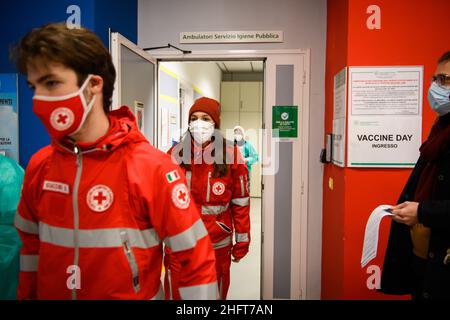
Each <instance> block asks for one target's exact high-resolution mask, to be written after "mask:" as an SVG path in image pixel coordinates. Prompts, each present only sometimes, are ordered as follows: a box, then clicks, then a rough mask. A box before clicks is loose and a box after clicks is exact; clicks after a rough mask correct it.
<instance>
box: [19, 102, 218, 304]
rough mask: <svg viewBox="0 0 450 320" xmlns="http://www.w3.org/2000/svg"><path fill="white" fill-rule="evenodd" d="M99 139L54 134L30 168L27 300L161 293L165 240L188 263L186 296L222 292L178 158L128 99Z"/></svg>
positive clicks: (25, 227)
mask: <svg viewBox="0 0 450 320" xmlns="http://www.w3.org/2000/svg"><path fill="white" fill-rule="evenodd" d="M109 119H110V124H111V125H110V130H109V132H108V134H106V135H105V136H104V137H102V138H100V139H99V140H98V141H96V142H95V143H92V144H89V145H86V144H81V143H80V144H78V145H77V146H76V145H73V144H70V143H69V142H68V141H66V142H64V143H62V144H58V143H56V142H53V143H52V145H51V146H47V147H45V148H43V149H42V150H40V151H39V152H37V153H36V154H35V155H34V156H33V157H32V159H31V161H30V163H29V165H28V168H27V170H26V173H25V180H24V186H23V191H22V197H21V201H20V204H19V208H18V214H17V215H16V221H15V224H16V227H17V229H18V230H19V233H20V236H21V238H22V242H23V247H22V250H21V267H20V268H21V271H20V277H19V287H18V298H19V299H34V298H38V299H71V298H72V299H75V298H76V299H157V298H162V297H163V295H162V292H161V290H162V289H161V285H160V277H161V267H162V242H164V243H165V244H166V245H168V247H170V248H171V250H172V252H173V253H174V255H176V257H177V259H179V260H181V261H182V264H183V270H182V271H181V273H182V275H181V277H182V279H181V284H180V294H181V297H182V298H185V299H209V298H211V299H215V298H216V296H217V283H216V275H215V257H214V251H213V248H212V246H211V241H210V239H209V237H208V236H207V230H206V229H205V226H204V224H203V222H202V220H201V219H200V215H199V212H198V210H197V209H196V207H195V205H194V203H193V201H192V199H191V197H190V195H189V191H188V189H187V187H186V179H185V176H184V174H182V172H181V171H180V169H179V168H178V167H177V166H176V165H174V164H173V163H172V161H171V159H170V157H169V156H168V155H166V154H164V153H162V152H160V151H158V150H156V149H155V148H153V147H152V146H150V144H149V143H148V142H147V140H146V139H145V137H144V136H143V135H142V134H141V133H140V132H139V131H138V129H137V128H136V124H135V118H134V116H133V114H132V113H131V112H130V111H129V109H128V108H127V107H122V108H121V109H120V110H117V111H113V112H111V113H110V115H109Z"/></svg>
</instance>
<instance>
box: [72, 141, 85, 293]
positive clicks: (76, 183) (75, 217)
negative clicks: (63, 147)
mask: <svg viewBox="0 0 450 320" xmlns="http://www.w3.org/2000/svg"><path fill="white" fill-rule="evenodd" d="M73 151H74V153H75V156H76V163H77V173H76V176H75V181H74V184H73V192H72V197H73V198H72V205H73V244H74V250H75V252H74V262H73V265H74V266H76V267H78V262H79V261H78V260H79V251H80V250H79V247H78V245H79V244H78V228H79V212H78V189H79V187H80V180H81V173H82V172H83V155H82V153H81V151H80V149H79V148H78V146H77V145H74V147H73ZM76 299H77V289H76V288H73V289H72V300H76Z"/></svg>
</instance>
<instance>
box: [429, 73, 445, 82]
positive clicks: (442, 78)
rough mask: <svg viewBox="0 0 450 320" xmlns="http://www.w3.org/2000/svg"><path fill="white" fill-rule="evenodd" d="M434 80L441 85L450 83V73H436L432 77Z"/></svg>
mask: <svg viewBox="0 0 450 320" xmlns="http://www.w3.org/2000/svg"><path fill="white" fill-rule="evenodd" d="M431 81H432V82H436V83H437V84H439V85H447V84H450V74H443V73H439V74H435V75H434V76H432V77H431Z"/></svg>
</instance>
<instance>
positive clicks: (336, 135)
mask: <svg viewBox="0 0 450 320" xmlns="http://www.w3.org/2000/svg"><path fill="white" fill-rule="evenodd" d="M333 99H334V100H333V153H332V155H333V156H332V161H333V163H334V164H335V165H338V166H340V167H345V129H346V126H345V123H346V120H347V117H346V111H347V108H346V106H347V68H344V69H342V70H341V71H340V72H338V73H337V74H336V75H335V76H334V97H333Z"/></svg>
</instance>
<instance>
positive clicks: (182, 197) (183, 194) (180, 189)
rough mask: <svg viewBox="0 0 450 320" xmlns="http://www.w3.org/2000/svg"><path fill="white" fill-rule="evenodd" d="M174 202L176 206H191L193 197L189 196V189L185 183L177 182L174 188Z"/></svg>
mask: <svg viewBox="0 0 450 320" xmlns="http://www.w3.org/2000/svg"><path fill="white" fill-rule="evenodd" d="M172 202H173V204H174V205H175V207H177V208H179V209H186V208H188V207H189V203H190V202H191V198H190V196H189V190H188V188H187V187H186V185H184V184H183V183H179V184H177V185H176V186H175V187H173V189H172Z"/></svg>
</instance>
